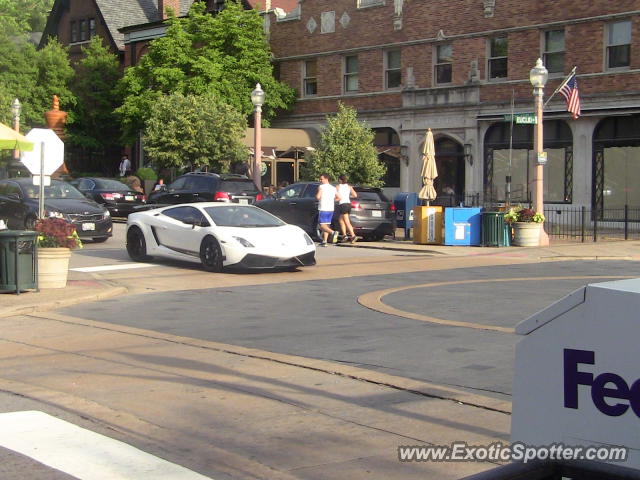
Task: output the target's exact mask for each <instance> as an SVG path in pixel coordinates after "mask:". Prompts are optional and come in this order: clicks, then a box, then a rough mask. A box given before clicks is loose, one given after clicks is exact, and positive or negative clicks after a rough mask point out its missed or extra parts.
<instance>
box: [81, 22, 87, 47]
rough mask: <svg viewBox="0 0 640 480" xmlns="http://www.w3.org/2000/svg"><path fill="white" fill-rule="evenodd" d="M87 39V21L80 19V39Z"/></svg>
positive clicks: (82, 40)
mask: <svg viewBox="0 0 640 480" xmlns="http://www.w3.org/2000/svg"><path fill="white" fill-rule="evenodd" d="M87 40H89V22H87V20H80V41H81V42H86V41H87Z"/></svg>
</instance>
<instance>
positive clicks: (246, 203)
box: [238, 198, 249, 205]
mask: <svg viewBox="0 0 640 480" xmlns="http://www.w3.org/2000/svg"><path fill="white" fill-rule="evenodd" d="M238 203H241V204H242V205H249V200H248V199H246V198H241V199H239V200H238Z"/></svg>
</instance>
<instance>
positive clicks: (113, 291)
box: [0, 284, 127, 318]
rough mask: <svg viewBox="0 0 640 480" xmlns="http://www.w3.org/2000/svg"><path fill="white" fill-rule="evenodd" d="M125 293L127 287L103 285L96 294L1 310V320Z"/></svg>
mask: <svg viewBox="0 0 640 480" xmlns="http://www.w3.org/2000/svg"><path fill="white" fill-rule="evenodd" d="M125 293H127V288H126V287H114V286H110V285H105V284H103V288H101V289H100V290H99V291H98V292H96V293H90V294H85V295H78V296H75V297H73V298H61V299H59V300H54V301H51V302H46V303H32V304H30V305H19V306H15V307H4V308H0V318H4V317H13V316H16V315H29V314H32V313H40V312H47V311H50V310H55V309H58V308H62V307H70V306H72V305H77V304H79V303H85V302H95V301H98V300H106V299H108V298H113V297H116V296H118V295H122V294H125Z"/></svg>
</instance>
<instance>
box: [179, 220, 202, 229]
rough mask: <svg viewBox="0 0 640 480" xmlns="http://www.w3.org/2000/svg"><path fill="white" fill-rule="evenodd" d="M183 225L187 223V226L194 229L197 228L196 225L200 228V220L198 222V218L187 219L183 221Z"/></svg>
mask: <svg viewBox="0 0 640 480" xmlns="http://www.w3.org/2000/svg"><path fill="white" fill-rule="evenodd" d="M182 223H185V224H187V225H191V226H192V227H193V228H196V225H197V226H200V220H198V219H197V218H195V217H188V218H185V219H184V220H183V221H182Z"/></svg>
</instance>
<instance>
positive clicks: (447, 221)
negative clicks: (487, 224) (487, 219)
mask: <svg viewBox="0 0 640 480" xmlns="http://www.w3.org/2000/svg"><path fill="white" fill-rule="evenodd" d="M481 211H482V208H480V207H470V208H469V207H466V208H462V207H453V208H445V210H444V244H445V245H465V246H471V245H480V241H481V227H482V215H481Z"/></svg>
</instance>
